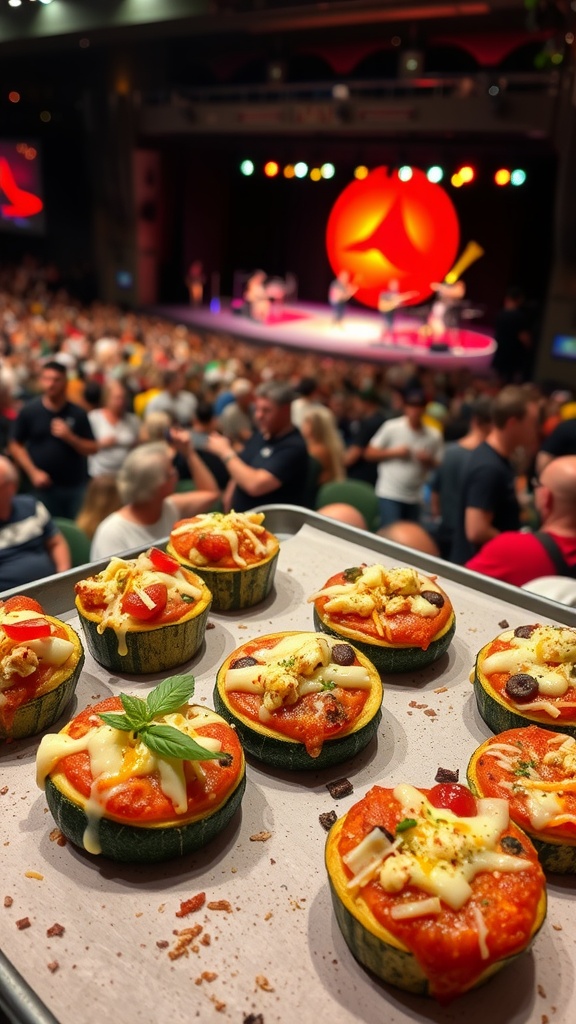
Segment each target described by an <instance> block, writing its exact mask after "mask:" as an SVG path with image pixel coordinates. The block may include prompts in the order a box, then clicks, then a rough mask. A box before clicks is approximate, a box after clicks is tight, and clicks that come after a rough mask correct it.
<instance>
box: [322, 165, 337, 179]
mask: <svg viewBox="0 0 576 1024" xmlns="http://www.w3.org/2000/svg"><path fill="white" fill-rule="evenodd" d="M320 174H321V175H322V177H323V178H333V177H334V175H335V174H336V168H335V167H334V164H322V167H321V168H320Z"/></svg>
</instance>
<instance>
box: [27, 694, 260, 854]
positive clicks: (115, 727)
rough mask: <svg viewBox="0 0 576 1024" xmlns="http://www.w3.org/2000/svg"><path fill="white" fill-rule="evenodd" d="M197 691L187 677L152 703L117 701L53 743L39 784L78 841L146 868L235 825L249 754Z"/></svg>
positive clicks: (43, 752)
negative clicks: (195, 697) (199, 701)
mask: <svg viewBox="0 0 576 1024" xmlns="http://www.w3.org/2000/svg"><path fill="white" fill-rule="evenodd" d="M193 690H194V679H193V678H192V677H191V676H177V677H175V678H173V679H167V680H164V682H163V683H160V685H159V686H157V687H156V688H155V689H154V690H153V691H152V692H151V693H150V694H149V695H148V697H147V698H146V700H141V699H140V698H138V697H130V696H127V695H126V694H120V696H119V697H109V698H108V699H107V700H104V701H101V702H100V703H99V704H95V705H94V706H93V707H88V708H86V709H85V710H84V711H82V712H81V714H79V715H77V716H76V717H75V718H74V719H73V720H72V721H71V722H69V723H68V725H66V727H65V728H64V729H62V731H61V732H59V733H54V734H49V735H47V736H44V737H43V739H42V742H41V743H40V746H39V748H38V754H37V759H36V770H37V782H38V785H39V786H40V787H41V788H42V789H44V790H45V793H46V799H47V802H48V806H49V808H50V811H51V812H52V815H53V817H54V819H55V821H56V823H57V825H58V827H59V828H60V830H61V831H62V833H63V834H64V835H65V836H66V838H67V839H69V840H70V842H71V843H74V845H75V846H78V847H80V849H84V850H86V851H87V852H88V853H91V854H102V855H103V856H104V857H110V858H112V859H113V860H120V861H127V862H133V863H145V864H146V863H152V862H155V861H163V860H168V859H170V858H172V857H177V856H181V855H182V854H186V853H190V852H191V851H192V850H196V849H198V848H199V847H201V846H204V845H205V844H206V843H208V842H209V841H210V840H211V839H213V838H214V836H216V835H217V834H218V833H219V832H221V831H222V829H223V828H225V826H226V825H227V824H228V822H229V821H230V820H231V818H232V817H233V815H234V814H235V812H236V810H237V808H238V807H239V806H240V802H241V800H242V795H243V793H244V788H245V785H246V778H245V775H246V770H245V761H244V754H243V751H242V747H241V746H240V742H239V740H238V737H237V736H236V733H235V731H234V729H232V728H230V726H229V725H228V724H227V722H225V721H224V720H223V719H222V718H221V717H220V716H219V715H217V714H215V712H214V711H211V710H210V709H209V708H206V707H203V706H202V707H200V706H196V705H192V704H189V703H187V699H188V697H190V696H192V693H193Z"/></svg>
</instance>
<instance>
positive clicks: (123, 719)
mask: <svg viewBox="0 0 576 1024" xmlns="http://www.w3.org/2000/svg"><path fill="white" fill-rule="evenodd" d="M98 717H99V718H101V719H102V721H103V722H104V723H105V724H106V725H111V726H112V728H113V729H121V731H122V732H133V731H134V726H133V725H132V722H131V721H130V719H129V717H128V715H115V714H114V713H113V712H111V713H104V712H101V713H100V714H99V716H98Z"/></svg>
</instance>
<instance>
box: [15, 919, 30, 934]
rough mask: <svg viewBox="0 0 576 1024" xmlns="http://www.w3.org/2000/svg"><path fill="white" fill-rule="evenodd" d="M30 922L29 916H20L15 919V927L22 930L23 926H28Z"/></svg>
mask: <svg viewBox="0 0 576 1024" xmlns="http://www.w3.org/2000/svg"><path fill="white" fill-rule="evenodd" d="M31 924H32V922H31V920H30V918H29V917H21V918H20V920H19V921H16V927H17V928H18V931H23V930H24V928H29V927H30V925H31Z"/></svg>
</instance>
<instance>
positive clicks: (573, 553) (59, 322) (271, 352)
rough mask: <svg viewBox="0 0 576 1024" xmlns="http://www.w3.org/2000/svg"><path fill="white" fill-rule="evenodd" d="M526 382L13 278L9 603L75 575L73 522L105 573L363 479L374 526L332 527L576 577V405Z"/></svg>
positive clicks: (7, 293) (42, 276) (503, 569)
mask: <svg viewBox="0 0 576 1024" xmlns="http://www.w3.org/2000/svg"><path fill="white" fill-rule="evenodd" d="M509 381H510V374H507V375H506V376H505V377H500V376H499V375H498V373H497V372H496V371H494V372H492V373H489V374H486V375H484V376H480V375H478V376H473V375H472V374H471V373H470V372H469V371H467V370H466V369H465V368H463V369H459V370H457V371H453V372H441V373H440V372H434V371H433V370H431V369H422V368H419V367H418V366H416V365H414V364H411V363H408V362H406V363H398V364H395V365H394V366H389V367H381V366H377V365H375V364H371V363H368V362H366V363H363V362H358V361H356V362H353V363H352V362H350V361H346V360H341V359H339V358H337V357H335V356H326V355H321V354H313V353H302V352H298V353H296V352H293V351H292V352H291V351H286V350H283V349H282V348H280V347H278V346H269V345H254V344H249V343H247V342H243V341H239V340H238V339H235V338H233V337H231V336H228V335H222V334H218V333H216V332H203V333H199V332H197V331H196V330H191V329H189V328H187V327H185V326H182V325H180V324H173V323H169V322H167V321H164V320H162V319H161V318H158V317H151V316H147V315H144V314H139V313H135V312H133V311H124V310H121V309H120V308H117V307H114V306H109V305H104V304H101V303H96V304H94V305H92V306H90V307H85V306H84V305H82V304H81V303H79V302H77V301H74V299H73V298H71V297H70V296H69V295H68V294H67V293H66V292H65V291H64V290H62V289H61V288H59V286H58V280H57V275H56V274H55V273H54V270H53V268H50V269H49V270H48V269H47V268H43V267H42V266H39V265H38V264H36V263H35V262H34V261H32V260H28V261H24V263H23V264H21V265H20V266H18V267H16V268H3V269H0V427H1V431H0V445H1V449H2V455H1V458H0V591H4V590H7V589H10V588H12V587H15V586H20V585H23V584H25V583H27V582H31V581H33V580H35V579H40V578H43V577H44V576H46V575H49V574H51V573H52V572H61V571H63V570H65V569H67V568H68V567H69V565H70V554H69V551H68V550H67V547H66V543H65V541H64V539H63V537H62V534H61V532H60V530H59V527H58V522H59V520H60V521H61V520H74V521H75V522H76V523H77V524H78V525H79V526H80V527H81V529H82V530H84V531H85V533H86V534H87V536H89V537H90V538H91V541H92V549H91V557H92V558H93V559H94V560H96V559H101V558H105V557H107V556H109V555H112V554H116V553H119V552H122V551H125V550H129V549H136V548H138V547H144V546H147V545H149V544H151V543H155V542H157V541H160V540H162V539H163V538H165V537H166V536H167V535H168V533H169V532H170V529H171V528H172V526H173V524H174V523H175V522H176V521H177V520H178V519H181V518H186V517H188V516H191V515H195V514H196V513H198V512H202V511H206V510H208V509H221V510H224V511H226V510H228V509H231V508H234V509H235V510H236V511H246V510H248V509H251V508H253V507H255V506H258V505H261V504H269V503H275V504H290V505H300V506H304V507H306V508H317V507H318V494H319V493H323V489H324V488H325V486H326V485H328V484H330V483H333V482H342V481H346V480H350V481H352V480H355V481H359V482H360V483H361V485H362V487H363V488H365V489H367V490H368V491H369V492H370V493H371V495H372V498H373V500H375V499H377V502H376V507H377V522H376V523H374V522H367V519H366V516H365V515H364V514H363V513H362V512H361V511H359V509H358V508H354V507H352V506H353V502H349V503H347V502H344V503H342V502H332V503H331V504H330V505H329V506H327V507H326V506H325V507H321V508H320V511H321V512H322V514H325V515H329V516H332V517H334V518H339V519H341V520H343V521H345V522H348V523H351V525H353V526H355V527H357V528H363V529H374V528H376V529H378V530H379V531H381V533H382V535H384V536H388V537H389V538H390V539H394V538H395V537H396V538H397V539H398V540H399V543H404V544H406V545H407V546H408V547H418V548H420V549H422V550H426V551H427V552H428V553H436V554H438V555H439V556H440V557H442V558H445V559H449V560H450V561H453V562H455V563H457V564H460V565H466V566H467V567H468V568H470V569H473V570H475V571H476V572H481V573H484V574H486V575H489V576H493V577H496V578H498V579H502V580H505V581H506V582H510V583H513V584H515V585H517V586H523V585H526V584H529V583H530V581H531V580H533V579H535V578H536V577H548V576H549V577H554V578H556V579H558V578H566V577H575V576H576V415H575V414H576V405H575V403H574V402H573V401H572V396H571V395H570V394H569V393H567V392H565V391H563V390H562V391H561V390H560V389H559V388H555V387H553V386H551V387H550V388H547V389H543V388H539V387H537V386H535V385H533V384H526V383H509ZM374 496H375V497H374ZM401 538H404V539H401Z"/></svg>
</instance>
